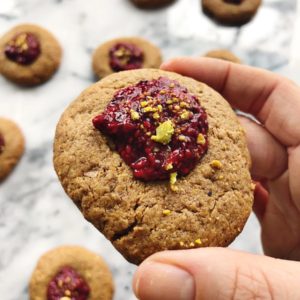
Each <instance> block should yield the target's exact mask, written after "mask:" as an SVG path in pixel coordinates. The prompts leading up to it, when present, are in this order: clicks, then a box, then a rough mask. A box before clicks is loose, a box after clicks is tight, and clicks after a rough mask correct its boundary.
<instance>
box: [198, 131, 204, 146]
mask: <svg viewBox="0 0 300 300" xmlns="http://www.w3.org/2000/svg"><path fill="white" fill-rule="evenodd" d="M205 142H206V141H205V137H204V135H203V134H202V133H199V134H198V137H197V144H200V145H204V144H205Z"/></svg>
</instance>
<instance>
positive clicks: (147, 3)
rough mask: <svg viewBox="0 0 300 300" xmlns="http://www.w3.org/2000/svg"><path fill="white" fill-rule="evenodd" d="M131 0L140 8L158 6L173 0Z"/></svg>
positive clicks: (173, 0)
mask: <svg viewBox="0 0 300 300" xmlns="http://www.w3.org/2000/svg"><path fill="white" fill-rule="evenodd" d="M131 2H132V3H133V4H134V5H136V6H137V7H140V8H159V7H163V6H166V5H169V4H171V3H173V2H175V0H131Z"/></svg>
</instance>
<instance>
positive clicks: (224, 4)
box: [202, 0, 262, 26]
mask: <svg viewBox="0 0 300 300" xmlns="http://www.w3.org/2000/svg"><path fill="white" fill-rule="evenodd" d="M261 2H262V1H261V0H202V10H203V12H204V13H205V14H206V15H208V16H209V17H211V18H213V19H214V20H215V21H216V22H218V23H221V24H223V25H229V26H242V25H244V24H246V23H248V22H249V21H250V20H251V19H252V18H253V17H254V16H255V14H256V12H257V10H258V8H259V7H260V5H261Z"/></svg>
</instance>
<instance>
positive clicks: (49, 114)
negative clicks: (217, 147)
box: [0, 0, 300, 300]
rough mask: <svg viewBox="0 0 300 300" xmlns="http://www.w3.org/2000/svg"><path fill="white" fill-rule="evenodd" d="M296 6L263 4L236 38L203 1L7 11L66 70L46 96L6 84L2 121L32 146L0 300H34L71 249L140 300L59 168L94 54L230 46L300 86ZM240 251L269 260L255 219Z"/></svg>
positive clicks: (5, 212) (7, 23) (19, 179)
mask: <svg viewBox="0 0 300 300" xmlns="http://www.w3.org/2000/svg"><path fill="white" fill-rule="evenodd" d="M295 4H296V0H286V1H281V0H265V1H264V6H263V8H262V9H261V10H260V12H259V14H258V16H257V18H256V19H255V20H254V21H253V22H252V23H251V24H249V25H247V26H245V27H243V29H242V30H235V29H228V28H225V29H224V28H219V27H217V26H215V25H213V24H212V23H211V21H210V20H207V19H206V18H205V17H204V16H202V14H201V12H200V9H199V1H198V0H180V1H179V2H178V3H177V4H176V5H174V6H172V7H169V8H166V9H162V10H157V11H151V12H146V11H142V10H137V9H135V8H133V7H132V5H130V3H129V2H128V1H126V0H109V1H108V0H89V1H82V0H43V1H40V0H1V1H0V35H1V34H3V33H4V32H6V31H7V30H8V29H9V28H11V27H12V26H14V25H15V24H18V23H21V22H33V23H37V24H40V25H42V26H44V27H46V28H48V29H49V30H50V31H51V32H53V33H54V34H55V35H56V36H57V38H58V39H59V40H60V42H61V44H62V46H63V49H64V57H63V61H62V65H61V68H60V69H59V71H58V73H57V74H56V75H55V76H54V77H53V78H52V80H50V81H49V82H47V83H46V84H44V85H42V86H38V87H35V88H21V87H18V86H16V85H14V84H12V83H10V82H8V81H6V80H5V79H3V78H0V115H1V116H5V117H8V118H11V119H14V120H15V121H16V122H18V123H19V125H20V126H21V127H22V129H23V131H24V134H25V136H26V142H27V144H26V153H25V155H24V157H23V159H22V160H21V162H20V164H19V165H18V167H17V168H16V170H15V171H14V173H13V174H12V175H11V176H10V177H9V178H8V179H7V180H6V181H5V182H4V183H2V184H1V186H0V295H1V299H3V300H24V299H28V293H27V284H28V280H29V278H30V275H31V272H32V270H33V268H34V266H35V264H36V262H37V260H38V258H39V257H40V255H41V254H43V253H44V252H45V251H47V250H48V249H51V248H53V247H55V246H58V245H64V244H79V245H83V246H85V247H87V248H89V249H91V250H94V251H95V252H97V253H99V254H101V255H103V256H104V258H105V259H106V261H107V262H108V264H109V266H110V268H111V270H112V271H113V274H114V278H115V284H116V293H115V297H114V299H116V300H121V299H129V300H130V299H135V297H134V296H133V294H132V291H131V279H132V274H133V272H134V270H135V266H133V265H130V264H129V263H128V262H126V261H125V259H123V257H122V256H121V255H120V254H119V253H118V252H117V251H116V250H115V249H114V248H113V247H112V245H111V244H110V242H108V241H107V240H106V239H105V238H104V237H103V236H102V235H101V234H100V233H98V231H97V230H96V229H95V228H94V227H93V226H92V225H90V224H89V223H88V222H87V221H85V220H84V219H83V217H82V216H81V214H80V213H79V211H78V210H77V208H76V207H75V206H74V205H73V204H72V202H71V201H70V200H69V199H68V197H67V196H66V195H65V193H64V192H63V190H62V188H61V186H60V184H59V182H58V180H57V177H56V174H55V172H54V170H53V166H52V142H53V136H54V130H55V125H56V123H57V121H58V119H59V117H60V115H61V113H62V112H63V110H64V108H65V107H66V106H67V105H68V104H69V103H70V102H71V101H72V100H73V99H74V98H75V97H76V96H77V95H78V94H79V93H80V92H81V91H82V90H83V89H84V88H86V87H87V86H89V85H90V84H91V83H92V82H93V74H92V72H91V67H90V64H91V52H92V50H93V49H94V48H95V47H96V46H97V45H98V44H100V43H101V42H103V41H105V40H107V39H110V38H112V37H117V36H126V35H140V36H143V37H145V38H148V39H150V40H152V41H153V42H154V43H156V44H157V45H158V46H160V47H161V48H162V50H163V54H164V57H165V58H170V57H173V56H176V55H199V54H201V53H204V52H205V51H207V50H209V49H211V48H215V47H220V46H223V47H229V48H231V49H233V50H234V51H235V52H236V53H237V54H238V55H240V56H241V57H242V59H244V61H245V62H246V63H249V64H250V63H251V64H254V65H258V66H261V67H266V68H269V69H272V70H274V71H276V72H279V73H283V74H285V75H287V76H289V77H290V78H292V79H294V80H296V81H298V82H299V81H300V72H299V71H297V70H299V69H300V68H299V66H300V56H299V47H300V41H299V40H300V34H299V33H300V29H297V30H295V31H293V25H294V24H293V23H294V22H293V21H294V20H295V16H296V9H295ZM298 19H299V20H300V18H298ZM299 22H300V21H299ZM299 22H298V23H299ZM298 23H297V25H296V26H297V27H299V28H300V24H298ZM295 32H297V33H298V35H297V34H295ZM298 36H299V37H298ZM292 37H294V39H293V43H292V47H290V44H291V42H292ZM233 247H235V248H238V249H243V250H247V251H251V252H256V253H259V252H261V248H260V244H259V227H258V224H257V221H256V219H255V218H254V217H253V216H252V217H251V218H250V220H249V222H248V223H247V226H246V228H245V230H244V231H243V232H242V234H241V235H240V236H239V237H238V239H237V240H236V241H235V243H234V244H233Z"/></svg>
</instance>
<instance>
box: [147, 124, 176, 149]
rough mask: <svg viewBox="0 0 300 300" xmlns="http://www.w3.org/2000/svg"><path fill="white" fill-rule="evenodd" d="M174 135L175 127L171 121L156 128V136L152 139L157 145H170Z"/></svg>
mask: <svg viewBox="0 0 300 300" xmlns="http://www.w3.org/2000/svg"><path fill="white" fill-rule="evenodd" d="M173 133H174V125H173V123H172V121H171V120H167V121H165V122H163V123H161V124H160V125H159V126H158V127H157V128H156V135H152V137H151V139H152V140H153V141H155V142H157V143H161V144H164V145H167V144H169V143H170V141H171V139H172V135H173Z"/></svg>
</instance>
